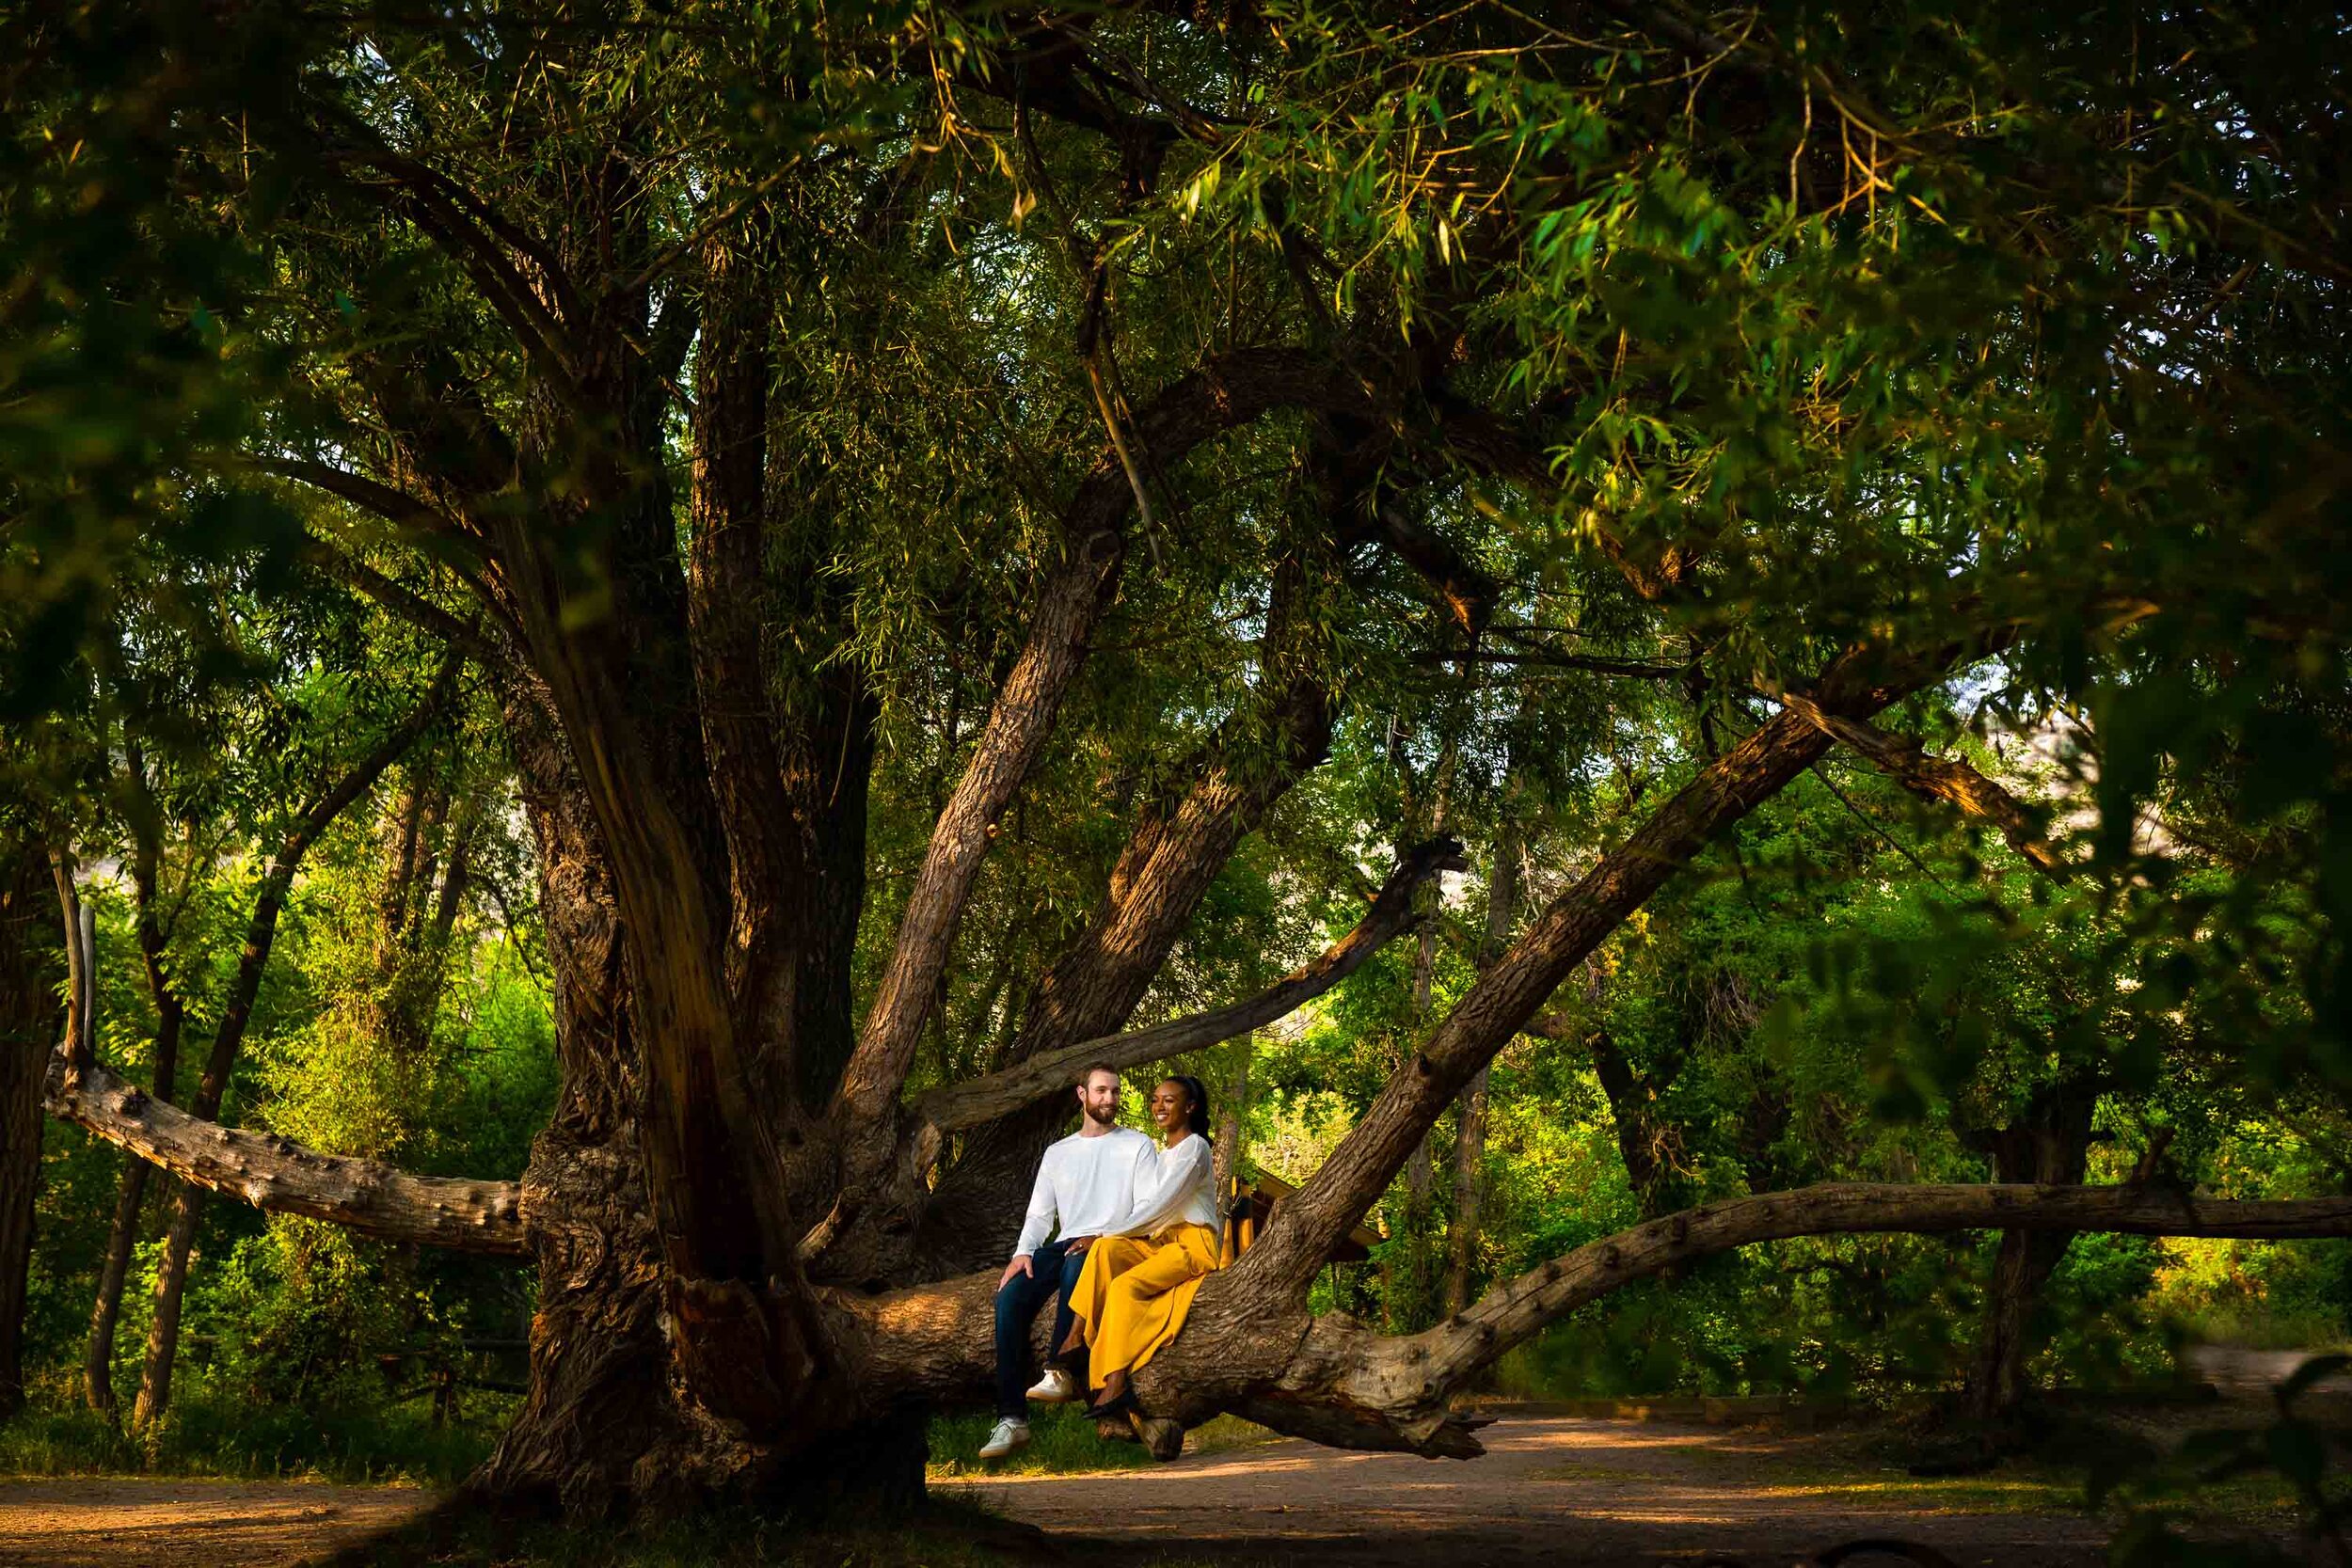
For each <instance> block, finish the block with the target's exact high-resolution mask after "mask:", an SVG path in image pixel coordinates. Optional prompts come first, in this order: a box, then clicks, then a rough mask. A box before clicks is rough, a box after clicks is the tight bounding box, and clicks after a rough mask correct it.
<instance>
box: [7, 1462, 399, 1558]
mask: <svg viewBox="0 0 2352 1568" xmlns="http://www.w3.org/2000/svg"><path fill="white" fill-rule="evenodd" d="M435 1498H436V1495H435V1494H434V1493H431V1492H424V1491H419V1490H417V1489H415V1488H413V1487H389V1486H326V1485H312V1484H310V1483H307V1482H301V1481H169V1480H165V1481H148V1480H130V1479H116V1478H112V1477H91V1478H87V1479H68V1480H61V1481H0V1563H5V1564H7V1565H8V1568H18V1565H20V1564H36V1563H38V1564H40V1568H264V1565H266V1568H278V1565H280V1564H291V1563H294V1562H298V1561H300V1560H304V1559H307V1558H314V1557H318V1556H321V1555H324V1554H325V1553H327V1552H330V1551H333V1550H335V1549H337V1548H338V1547H342V1546H346V1545H349V1544H352V1543H353V1542H355V1541H358V1540H361V1539H363V1538H365V1537H367V1536H369V1535H372V1534H374V1533H375V1532H377V1531H379V1530H384V1529H389V1528H391V1527H392V1526H395V1525H399V1524H404V1523H405V1522H406V1521H407V1520H409V1519H411V1518H413V1517H415V1516H416V1515H417V1514H419V1513H422V1512H423V1511H424V1510H425V1509H427V1508H429V1507H430V1506H432V1504H433V1502H434V1501H435Z"/></svg>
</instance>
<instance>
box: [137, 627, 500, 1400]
mask: <svg viewBox="0 0 2352 1568" xmlns="http://www.w3.org/2000/svg"><path fill="white" fill-rule="evenodd" d="M460 662H461V660H460V657H459V655H458V654H457V653H455V652H452V653H450V654H449V655H447V656H445V657H444V658H443V660H442V663H441V669H440V673H438V674H437V676H436V677H435V679H434V682H433V686H432V689H430V690H429V691H428V692H427V693H426V694H425V698H424V700H423V701H422V702H421V703H420V704H419V705H417V707H416V709H415V710H414V711H413V712H411V713H410V714H409V716H408V718H407V719H406V720H405V721H403V722H402V723H401V724H400V725H399V726H398V727H397V728H395V729H394V730H393V731H392V732H391V733H390V734H389V735H387V736H385V737H384V738H383V739H382V740H381V741H379V742H378V743H377V744H376V746H375V748H374V749H373V751H371V752H369V753H368V754H367V755H366V756H365V757H363V758H361V759H360V761H359V763H358V766H357V767H355V768H352V770H351V771H350V772H348V773H346V774H344V775H343V776H342V779H340V780H338V781H337V782H336V784H335V785H334V786H333V787H332V788H331V789H329V790H328V791H327V792H326V794H325V795H323V796H321V797H320V798H319V799H318V800H316V801H315V802H313V803H312V804H311V806H310V809H309V810H308V811H306V812H305V813H304V814H303V815H302V816H301V817H300V818H298V819H297V820H296V821H295V822H294V825H293V826H292V827H291V828H290V829H289V830H288V831H287V833H286V837H285V839H284V841H283V842H282V843H281V844H280V845H279V846H278V854H277V856H276V858H275V859H274V860H272V861H271V863H270V868H269V871H268V873H267V874H266V875H264V876H263V877H262V885H261V889H260V891H259V892H258V893H257V894H256V895H255V896H254V900H253V914H252V917H251V919H249V920H248V921H247V922H246V937H245V950H244V951H243V952H242V953H240V954H239V955H238V957H237V974H236V978H235V979H234V980H233V981H231V982H230V990H229V1000H228V1003H227V1005H226V1006H224V1007H223V1008H222V1010H221V1019H220V1026H219V1028H217V1029H216V1030H215V1031H214V1034H213V1048H212V1052H211V1053H210V1055H209V1057H208V1058H207V1060H206V1061H205V1064H204V1076H203V1078H202V1080H201V1081H200V1082H199V1084H198V1085H197V1088H196V1099H195V1101H193V1102H192V1103H191V1104H190V1105H189V1107H188V1109H189V1111H190V1112H191V1113H192V1114H193V1115H194V1116H196V1117H198V1118H199V1119H200V1120H204V1121H211V1120H213V1119H215V1117H218V1116H219V1115H220V1106H221V1101H222V1100H223V1099H225V1098H226V1097H227V1095H228V1093H229V1076H230V1072H231V1071H232V1070H233V1069H235V1067H236V1061H237V1051H238V1049H239V1047H241V1046H242V1045H243V1044H244V1043H245V1032H246V1027H247V1026H248V1025H249V1024H250V1023H251V1022H253V1005H254V1002H255V1000H256V999H257V998H258V997H259V995H260V993H261V989H262V972H263V971H264V970H265V969H267V968H268V966H269V955H270V948H271V947H272V945H274V944H275V943H276V942H277V940H278V916H279V914H280V913H282V912H283V911H284V910H285V906H286V900H287V898H288V896H289V895H291V894H292V893H293V891H294V875H295V873H296V872H298V871H299V870H300V869H301V868H302V861H303V857H304V856H305V855H307V854H309V853H310V847H311V846H312V845H314V844H316V843H317V842H318V840H319V837H320V835H321V834H323V833H325V832H326V830H327V828H328V827H329V826H331V825H332V824H333V822H334V820H335V818H337V817H338V816H342V814H343V812H344V811H345V810H347V809H348V808H349V807H350V806H352V805H353V804H354V803H355V802H357V801H358V800H359V798H360V797H361V796H363V795H365V794H367V792H368V791H369V790H371V789H373V787H374V786H375V782H376V781H377V780H378V779H380V778H382V777H383V776H384V772H385V770H386V769H387V768H390V767H391V766H392V764H393V763H395V762H397V761H399V760H400V758H401V757H402V756H403V755H404V754H405V752H407V751H408V749H409V748H410V747H411V746H413V745H415V744H416V743H417V741H418V740H419V738H421V736H423V734H424V732H425V731H426V730H427V729H429V728H431V727H432V726H433V724H434V722H435V721H437V719H438V718H439V716H440V712H441V708H442V706H443V705H444V704H445V703H446V702H447V701H448V698H449V694H450V692H451V690H452V689H453V688H454V687H455V685H456V679H457V671H458V668H459V665H460ZM203 1212H204V1189H203V1188H201V1187H199V1186H196V1185H194V1184H192V1183H190V1182H185V1181H183V1182H181V1183H180V1184H179V1188H178V1191H177V1192H176V1193H175V1194H174V1202H173V1204H172V1212H171V1228H170V1229H169V1230H167V1231H166V1232H165V1236H164V1255H163V1258H162V1259H161V1261H160V1262H159V1263H158V1264H157V1265H156V1270H155V1309H154V1316H153V1318H152V1319H151V1321H150V1323H149V1324H148V1330H147V1358H146V1361H145V1364H144V1365H143V1366H142V1368H141V1369H140V1372H139V1397H138V1402H137V1403H136V1404H135V1405H134V1406H133V1407H132V1411H131V1419H132V1423H133V1424H134V1425H135V1426H140V1427H146V1426H151V1425H153V1424H154V1423H155V1422H157V1421H160V1420H162V1419H163V1416H164V1412H165V1410H167V1408H168V1407H169V1406H170V1403H171V1374H172V1364H173V1362H174V1361H175V1360H177V1358H178V1356H179V1351H180V1307H181V1302H182V1298H183V1295H184V1294H185V1293H186V1290H187V1282H188V1259H189V1256H190V1255H191V1254H192V1253H193V1252H194V1250H195V1247H196V1226H197V1221H198V1220H199V1218H201V1217H202V1214H203Z"/></svg>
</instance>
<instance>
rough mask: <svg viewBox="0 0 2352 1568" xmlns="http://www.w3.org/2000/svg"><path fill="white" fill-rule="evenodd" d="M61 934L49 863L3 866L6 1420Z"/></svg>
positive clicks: (24, 858)
mask: <svg viewBox="0 0 2352 1568" xmlns="http://www.w3.org/2000/svg"><path fill="white" fill-rule="evenodd" d="M63 952H64V938H63V927H62V926H61V925H60V924H59V916H58V913H57V901H56V897H55V896H54V895H52V893H51V889H50V871H49V864H48V862H47V860H46V859H45V858H44V857H43V856H42V855H40V853H39V852H38V851H36V850H34V849H31V848H28V847H16V848H15V849H14V850H13V852H11V853H9V854H8V857H7V859H6V860H5V861H0V1419H5V1418H7V1417H8V1416H10V1415H12V1414H14V1413H15V1411H16V1410H17V1408H18V1407H19V1406H21V1405H22V1404H23V1403H24V1293H25V1284H26V1278H27V1275H29V1273H30V1271H31V1268H32V1259H33V1201H34V1198H35V1197H36V1196H38V1195H39V1190H40V1129H41V1114H40V1094H41V1083H42V1080H43V1078H44V1077H45V1075H46V1074H47V1071H48V1068H49V1051H50V1046H51V1042H52V1039H53V1037H55V1035H56V1027H57V998H56V986H57V976H58V975H59V974H61V973H62V972H63V970H64V963H63V961H62V957H61V955H62V954H63Z"/></svg>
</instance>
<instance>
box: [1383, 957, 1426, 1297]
mask: <svg viewBox="0 0 2352 1568" xmlns="http://www.w3.org/2000/svg"><path fill="white" fill-rule="evenodd" d="M1437 967H1438V931H1437V927H1436V926H1435V925H1434V924H1432V925H1428V926H1423V927H1422V928H1421V932H1420V935H1419V938H1418V942H1417V945H1416V946H1415V948H1414V950H1413V1011H1412V1037H1413V1038H1414V1040H1416V1041H1418V1040H1419V1039H1420V1037H1421V1032H1422V1027H1423V1026H1424V1025H1425V1024H1426V1023H1427V1022H1428V1019H1429V992H1430V987H1431V983H1432V981H1433V979H1434V978H1435V976H1436V974H1437ZM1433 1135H1434V1134H1433V1133H1430V1132H1424V1133H1422V1139H1421V1142H1420V1143H1419V1144H1418V1145H1416V1146H1415V1147H1414V1149H1413V1153H1412V1157H1411V1158H1410V1159H1408V1160H1406V1162H1405V1235H1404V1238H1403V1240H1404V1243H1405V1246H1404V1257H1403V1259H1401V1261H1402V1265H1403V1266H1402V1267H1401V1268H1399V1269H1397V1270H1395V1271H1394V1272H1393V1273H1392V1275H1391V1284H1392V1286H1393V1287H1394V1289H1393V1291H1392V1292H1391V1305H1390V1309H1389V1322H1390V1324H1391V1327H1393V1328H1396V1329H1398V1330H1401V1331H1405V1332H1411V1331H1414V1330H1418V1329H1422V1328H1426V1327H1427V1326H1428V1325H1429V1321H1430V1320H1431V1319H1432V1318H1433V1317H1434V1316H1435V1312H1434V1310H1433V1308H1434V1307H1435V1306H1436V1301H1435V1297H1436V1291H1435V1290H1434V1288H1433V1287H1434V1285H1435V1281H1434V1280H1433V1278H1432V1277H1431V1276H1432V1275H1434V1274H1435V1273H1436V1272H1437V1250H1438V1241H1437V1237H1436V1236H1435V1235H1434V1234H1433V1232H1434V1230H1435V1227H1436V1218H1435V1216H1434V1215H1433V1214H1432V1212H1431V1209H1432V1203H1431V1199H1432V1198H1433V1197H1434V1196H1436V1191H1437V1185H1438V1158H1437V1152H1436V1150H1435V1149H1434V1148H1432V1147H1431V1140H1432V1137H1433Z"/></svg>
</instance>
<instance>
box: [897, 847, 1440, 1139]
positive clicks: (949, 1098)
mask: <svg viewBox="0 0 2352 1568" xmlns="http://www.w3.org/2000/svg"><path fill="white" fill-rule="evenodd" d="M1468 864H1469V863H1468V862H1466V861H1465V860H1463V858H1462V847H1461V845H1460V844H1459V843H1457V842H1456V841H1454V840H1453V839H1450V838H1437V839H1432V840H1430V841H1429V842H1428V843H1426V844H1422V845H1418V846H1416V847H1414V848H1412V849H1410V850H1408V851H1407V852H1406V855H1405V857H1404V859H1403V860H1402V861H1401V862H1400V863H1398V865H1397V867H1396V869H1395V870H1394V871H1392V872H1391V873H1390V874H1389V879H1388V880H1387V881H1386V882H1385V883H1383V884H1382V885H1381V888H1380V891H1379V893H1378V894H1377V895H1375V897H1374V898H1373V901H1372V907H1371V908H1370V909H1369V910H1367V911H1365V912H1364V918H1363V919H1362V920H1361V921H1359V923H1358V924H1357V926H1356V927H1355V929H1353V930H1351V931H1349V932H1348V933H1347V935H1345V936H1343V937H1342V938H1341V939H1340V940H1339V941H1338V942H1334V943H1333V944H1332V945H1331V946H1330V947H1328V948H1327V949H1325V950H1324V951H1323V952H1322V953H1321V954H1319V955H1318V956H1317V957H1315V958H1313V959H1311V960H1310V961H1309V962H1307V963H1305V964H1303V965H1301V966H1300V967H1299V968H1297V969H1295V970H1293V971H1291V973H1290V974H1286V975H1284V976H1283V977H1282V978H1281V979H1279V980H1278V981H1276V982H1275V983H1274V984H1273V985H1272V986H1270V987H1268V988H1267V989H1266V990H1263V991H1260V992H1259V993H1258V994H1257V995H1256V996H1253V997H1250V998H1249V999H1248V1000H1247V1001H1244V1002H1236V1003H1234V1004H1232V1006H1225V1007H1216V1008H1212V1009H1211V1010H1209V1011H1207V1012H1202V1013H1193V1014H1190V1015H1189V1016H1187V1017H1184V1018H1179V1019H1173V1020H1171V1021H1169V1022H1166V1023H1162V1024H1156V1025H1154V1026H1153V1027H1152V1028H1149V1029H1137V1030H1134V1031H1132V1032H1131V1033H1128V1034H1124V1035H1109V1036H1105V1037H1103V1038H1101V1039H1091V1040H1080V1041H1079V1042H1078V1043H1077V1044H1075V1045H1072V1046H1066V1047H1064V1048H1063V1049H1061V1050H1059V1051H1054V1052H1048V1053H1043V1054H1041V1055H1038V1056H1033V1057H1031V1058H1030V1059H1028V1060H1027V1061H1025V1062H1022V1063H1020V1064H1019V1065H1018V1066H1015V1067H1011V1068H1008V1069H1005V1070H1004V1071H1002V1072H997V1073H992V1074H990V1075H989V1076H987V1077H985V1078H976V1079H974V1080H972V1081H971V1082H970V1083H966V1084H958V1085H950V1086H948V1087H946V1088H939V1089H933V1090H931V1091H930V1093H929V1094H926V1095H925V1096H923V1098H922V1099H921V1100H920V1101H918V1102H917V1103H916V1111H917V1113H918V1114H919V1115H920V1116H922V1117H924V1118H925V1119H926V1120H928V1121H929V1122H930V1123H931V1124H932V1125H933V1126H934V1127H936V1128H937V1129H938V1130H939V1131H940V1132H961V1131H962V1130H963V1129H965V1128H968V1127H977V1126H980V1125H982V1124H983V1123H986V1122H991V1121H994V1120H996V1119H997V1118H998V1117H1005V1116H1009V1115H1011V1114H1012V1113H1013V1112H1015V1111H1018V1110H1021V1109H1023V1108H1024V1107H1025V1106H1028V1105H1032V1104H1035V1103H1037V1102H1038V1101H1041V1100H1043V1099H1045V1098H1047V1097H1048V1096H1051V1095H1053V1094H1055V1093H1056V1092H1057V1091H1058V1090H1061V1089H1063V1088H1066V1087H1068V1086H1069V1085H1071V1083H1072V1082H1073V1080H1074V1078H1075V1076H1076V1074H1077V1073H1078V1071H1079V1070H1080V1069H1083V1068H1085V1067H1086V1066H1087V1065H1088V1064H1089V1063H1090V1062H1098V1061H1099V1062H1107V1063H1108V1064H1110V1065H1111V1066H1112V1067H1115V1068H1121V1069H1124V1068H1130V1067H1137V1066H1140V1065H1142V1064H1143V1063H1145V1062H1156V1061H1160V1060H1163V1059H1165V1058H1167V1057H1169V1056H1177V1055H1182V1054H1183V1053H1185V1052H1187V1051H1199V1050H1201V1049H1203V1048H1204V1047H1207V1046H1212V1045H1216V1044H1217V1043H1219V1042H1220V1041H1223V1040H1229V1039H1232V1037H1234V1036H1236V1035H1243V1034H1247V1033H1248V1032H1249V1031H1250V1030H1252V1029H1260V1028H1263V1027H1264V1026H1265V1025H1266V1024H1269V1023H1271V1022H1274V1021H1275V1020H1276V1019H1279V1018H1281V1017H1283V1016H1285V1015H1287V1014H1289V1013H1292V1012H1295V1011H1296V1010H1297V1009H1298V1008H1299V1007H1300V1006H1304V1005H1305V1004H1306V1003H1308V1002H1310V1001H1311V1000H1313V999H1314V998H1315V997H1318V996H1320V995H1322V994H1323V993H1324V992H1325V991H1327V990H1330V989H1331V988H1332V987H1333V986H1336V985H1338V984H1339V983H1340V982H1341V981H1342V980H1344V979H1346V978H1347V977H1348V976H1349V975H1350V974H1354V973H1355V972H1356V971H1357V970H1358V969H1359V967H1361V966H1362V964H1363V961H1364V960H1365V959H1366V958H1370V957H1372V955H1373V954H1375V953H1376V952H1378V951H1379V950H1380V949H1381V948H1382V947H1384V946H1386V945H1387V944H1388V943H1389V942H1392V941H1394V940H1395V939H1396V938H1397V937H1398V936H1399V935H1401V934H1403V933H1404V932H1405V931H1406V930H1408V929H1410V928H1411V927H1413V925H1414V916H1413V890H1414V889H1416V888H1418V887H1419V886H1420V885H1421V884H1422V882H1424V881H1426V880H1428V879H1430V878H1431V877H1434V876H1436V875H1437V874H1438V873H1439V872H1441V871H1461V870H1466V869H1468Z"/></svg>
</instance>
